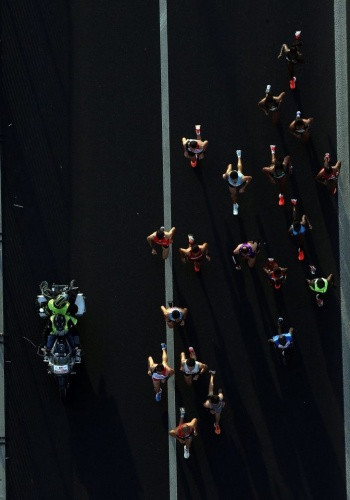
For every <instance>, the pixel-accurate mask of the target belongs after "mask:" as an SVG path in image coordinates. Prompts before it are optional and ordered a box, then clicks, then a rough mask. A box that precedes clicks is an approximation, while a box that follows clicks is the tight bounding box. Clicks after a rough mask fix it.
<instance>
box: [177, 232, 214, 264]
mask: <svg viewBox="0 0 350 500" xmlns="http://www.w3.org/2000/svg"><path fill="white" fill-rule="evenodd" d="M179 252H180V255H181V260H182V262H184V263H186V262H193V267H194V270H195V271H196V272H198V271H200V269H201V264H202V260H203V257H205V258H206V259H207V260H208V261H210V256H209V255H208V252H209V249H208V243H202V244H201V245H197V244H196V243H195V242H194V238H193V235H192V234H189V235H188V247H187V248H179Z"/></svg>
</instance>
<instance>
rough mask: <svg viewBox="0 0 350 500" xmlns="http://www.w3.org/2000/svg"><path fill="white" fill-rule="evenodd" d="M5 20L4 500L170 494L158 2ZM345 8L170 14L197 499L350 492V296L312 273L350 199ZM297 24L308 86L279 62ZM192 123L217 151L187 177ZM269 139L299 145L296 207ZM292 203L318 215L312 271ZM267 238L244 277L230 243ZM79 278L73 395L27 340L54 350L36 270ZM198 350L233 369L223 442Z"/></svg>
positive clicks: (32, 5) (227, 376) (9, 14)
mask: <svg viewBox="0 0 350 500" xmlns="http://www.w3.org/2000/svg"><path fill="white" fill-rule="evenodd" d="M3 18H4V22H3V26H4V27H3V31H4V34H3V66H4V71H3V79H4V100H3V116H4V119H3V134H4V139H5V141H4V155H3V213H4V249H5V256H4V276H5V282H4V299H5V321H6V346H7V349H6V360H7V361H8V363H7V364H6V367H7V372H6V378H7V386H6V394H7V457H8V459H7V484H8V498H9V499H11V500H12V499H13V500H17V499H22V498H26V499H40V500H41V499H43V500H46V499H48V498H50V499H51V500H63V499H78V500H80V499H82V500H85V499H94V500H95V499H97V500H99V499H116V498H121V499H124V498H125V499H126V498H128V499H129V498H130V499H136V498H140V499H148V498H154V497H157V498H159V499H162V500H163V499H166V498H168V495H169V473H168V430H169V429H168V415H167V398H166V391H165V392H164V393H163V399H162V401H161V403H156V402H155V401H154V393H153V389H152V384H151V381H150V380H149V378H148V377H147V356H148V355H152V356H153V357H154V358H155V359H156V360H158V359H159V360H160V355H161V350H160V343H161V342H163V341H164V339H165V326H164V322H163V319H162V316H161V312H160V305H161V304H163V302H164V270H163V266H164V264H163V263H162V261H161V259H160V258H159V257H154V256H152V255H151V252H150V248H149V247H148V246H147V244H146V236H147V235H148V234H149V233H151V232H152V231H154V230H155V229H157V228H158V227H159V226H160V225H162V223H163V220H162V217H163V215H162V214H163V193H162V152H161V108H160V56H159V13H158V3H157V2H144V3H142V4H137V6H135V5H132V3H128V2H107V1H102V2H99V3H96V2H79V1H75V2H71V3H70V4H69V6H68V4H65V3H62V2H56V1H53V2H50V3H49V4H48V3H47V2H44V1H41V0H39V1H37V2H26V3H24V2H19V1H17V0H15V1H14V2H11V3H6V5H3ZM332 19H333V11H332V5H331V3H329V2H327V1H326V0H321V1H320V2H318V3H317V9H316V8H315V7H314V6H313V5H312V4H311V3H307V2H302V1H299V0H296V1H295V2H292V3H290V4H288V5H287V4H283V3H279V4H275V3H274V2H272V1H269V2H265V3H263V4H259V5H258V4H257V2H250V3H249V2H240V3H233V2H229V1H219V2H216V3H212V2H208V1H207V0H203V1H202V2H197V1H195V2H185V1H183V0H179V1H178V2H176V3H169V6H168V35H169V38H168V44H169V92H170V136H171V144H170V147H171V183H172V221H173V225H174V226H176V228H177V233H176V237H175V241H174V244H173V255H174V290H175V302H176V304H177V305H180V306H186V307H188V308H189V318H188V321H187V323H186V325H185V327H184V328H182V329H180V328H179V329H177V330H175V331H174V340H175V353H176V365H175V368H176V405H177V407H179V406H182V405H184V406H185V407H186V409H187V415H188V417H190V418H192V417H197V418H198V420H199V436H198V437H197V438H196V439H195V440H194V442H193V447H192V449H191V458H190V459H189V460H188V461H185V460H184V458H183V449H182V447H181V446H180V445H178V449H177V452H178V497H179V498H181V499H199V498H200V499H209V498H210V499H216V498H217V499H219V498H220V499H223V498H237V499H243V500H245V499H247V500H249V499H263V500H264V499H283V500H285V499H329V498H336V499H338V500H341V499H343V498H345V478H344V468H345V466H344V444H343V438H344V436H343V417H342V415H343V403H342V372H341V337H340V315H339V291H338V289H335V290H331V292H330V293H329V295H328V296H327V299H326V302H325V306H324V307H323V308H322V309H319V308H318V307H317V306H316V303H315V300H314V297H313V296H312V294H311V292H309V290H308V288H307V286H306V285H305V281H304V280H305V277H309V276H310V273H309V269H308V266H309V264H310V263H311V262H312V263H314V264H315V265H316V267H317V274H320V275H323V276H326V275H328V274H329V273H330V272H332V273H334V274H335V279H336V281H338V225H337V206H336V200H335V199H331V198H330V197H329V195H328V194H327V192H326V191H325V190H324V189H322V186H319V185H317V184H316V183H315V181H314V180H313V178H314V176H315V175H316V173H317V172H318V170H319V168H320V166H321V164H322V158H323V155H324V153H325V152H326V151H328V152H330V153H331V156H332V157H333V158H334V159H336V151H335V112H334V57H333V54H334V43H333V42H334V34H333V27H332V22H331V20H332ZM296 29H300V30H302V37H303V42H304V45H303V52H304V53H305V60H306V62H305V65H303V66H302V67H300V68H298V69H297V89H296V90H295V91H294V92H293V93H292V92H291V91H290V90H288V88H287V87H288V78H287V72H286V67H285V62H284V61H283V60H282V59H281V60H278V59H277V55H278V52H279V49H280V46H281V44H282V43H283V42H287V43H290V42H291V41H292V39H293V33H294V31H295V30H296ZM325 75H326V77H325ZM266 84H271V85H272V88H273V91H275V92H276V93H279V92H281V91H282V90H286V92H287V96H286V98H285V101H284V103H283V106H282V110H281V120H280V124H279V125H278V126H274V125H273V124H272V122H271V120H270V119H269V118H266V117H265V116H264V115H263V113H261V112H260V111H259V110H258V108H257V102H258V100H259V99H261V98H262V97H263V95H264V90H265V87H266ZM297 110H300V111H301V112H302V114H303V115H304V116H312V117H314V118H315V122H314V126H313V129H312V140H311V142H310V143H309V144H308V145H307V146H303V145H301V144H299V143H297V141H296V140H295V139H294V137H292V136H291V135H290V134H289V133H288V132H287V130H286V129H287V125H288V124H289V123H290V122H291V121H292V120H293V118H294V116H295V112H296V111H297ZM196 123H200V124H201V125H202V137H203V138H204V139H208V140H209V148H208V152H207V154H206V157H205V159H204V160H203V161H202V162H201V163H200V165H199V166H198V167H197V168H196V169H191V168H190V167H189V163H188V161H187V160H185V159H184V157H183V154H182V148H181V137H183V136H186V137H189V136H191V135H193V132H194V124H196ZM270 144H276V145H277V151H279V152H281V153H283V154H290V155H291V157H292V164H293V166H294V169H293V176H292V178H291V182H290V186H289V194H288V196H287V199H286V200H287V201H286V205H285V206H284V207H279V206H278V203H277V202H278V198H277V195H278V193H277V189H276V188H275V187H274V186H272V185H270V184H269V183H268V181H267V180H266V179H265V178H264V176H263V174H262V173H261V168H262V167H263V166H267V165H268V164H269V159H270V150H269V145H270ZM236 149H241V150H242V152H243V153H242V159H243V166H244V171H245V173H246V174H247V175H252V176H253V181H252V184H251V185H250V186H249V187H248V189H247V191H246V193H245V194H244V195H242V197H241V199H240V207H239V210H240V213H239V216H238V217H234V216H233V215H232V205H231V201H230V196H229V192H228V189H227V184H226V182H224V181H223V180H222V174H223V173H224V171H225V170H226V166H227V164H228V163H230V162H232V161H235V154H234V152H235V150H236ZM290 197H296V198H298V210H300V213H306V214H307V215H308V216H309V218H310V221H311V223H312V226H313V230H312V232H311V234H309V235H308V242H307V247H306V259H305V261H304V262H303V263H300V262H298V260H297V251H296V246H295V244H294V243H293V242H292V241H291V240H290V237H289V236H288V233H287V229H288V226H289V224H290V222H291V205H290V202H289V199H290ZM190 232H192V233H193V234H194V235H195V237H196V240H197V241H199V242H202V241H207V242H208V244H209V250H210V255H211V258H212V260H211V262H210V263H205V264H204V265H203V269H202V271H201V273H200V274H195V273H194V272H193V271H192V269H191V268H190V267H189V266H184V265H183V264H182V263H181V261H180V259H179V258H178V251H177V249H178V247H180V246H186V241H187V239H186V238H187V234H188V233H190ZM257 238H259V239H261V240H263V241H264V242H265V243H266V244H265V245H264V246H263V249H262V251H261V254H260V255H259V256H258V259H257V263H256V266H255V268H254V269H252V270H249V269H248V268H243V269H242V271H240V272H238V271H236V270H235V269H234V267H233V265H232V261H231V252H232V250H233V248H234V247H235V246H236V245H237V244H238V243H240V242H242V241H244V240H245V239H257ZM271 256H273V257H275V258H276V259H277V261H278V262H279V263H280V264H281V265H284V266H286V267H288V269H289V271H288V280H287V283H286V285H285V286H284V287H283V289H282V290H281V291H280V292H279V293H275V292H274V291H273V290H272V289H271V287H270V286H269V285H268V283H267V280H266V276H265V275H264V274H263V272H262V266H263V264H264V263H265V260H266V258H267V257H271ZM71 278H76V279H77V280H78V283H79V285H80V287H81V290H82V291H84V293H85V294H86V296H87V309H88V312H87V315H86V317H85V318H84V319H83V320H82V321H80V333H81V341H82V344H83V349H84V362H83V364H82V365H81V367H79V369H78V370H77V372H78V373H77V376H76V378H75V379H74V381H73V383H72V386H71V388H70V394H69V399H68V401H67V404H66V405H62V403H61V402H60V400H59V395H58V391H57V390H56V388H55V386H54V384H53V382H52V380H50V379H49V377H48V376H47V375H46V373H45V367H44V366H43V364H42V363H41V361H40V359H39V358H38V357H37V356H36V354H35V352H36V351H35V349H34V347H33V346H32V345H31V344H30V343H29V342H28V341H26V340H25V339H23V337H27V338H28V339H30V340H31V341H32V342H34V343H35V344H38V343H39V342H40V338H41V330H42V327H43V325H42V323H41V321H40V319H39V318H37V317H36V316H35V310H34V305H33V304H34V298H35V295H36V293H37V291H38V288H37V287H38V284H39V283H40V281H42V280H43V279H46V280H48V281H56V282H68V281H69V280H70V279H71ZM278 316H283V317H284V318H285V324H286V325H288V326H293V327H294V328H295V331H296V334H295V338H296V342H295V352H294V356H293V363H292V365H291V366H290V367H288V368H285V367H281V366H279V364H278V362H277V359H276V358H275V353H274V352H273V350H271V349H270V346H269V345H268V343H267V339H268V338H269V337H271V336H272V335H273V334H275V333H276V319H277V317H278ZM189 345H192V346H194V347H195V349H196V352H197V355H198V358H199V360H200V361H203V362H204V363H206V364H208V365H209V367H210V368H211V369H216V370H217V385H216V387H217V388H218V387H222V388H223V392H224V395H225V400H226V408H225V410H224V412H223V415H222V420H221V424H222V433H221V435H220V436H216V435H215V434H214V432H213V418H212V416H211V415H210V414H209V413H206V411H205V410H204V408H203V407H202V403H203V402H204V400H205V399H206V395H207V391H208V387H207V386H208V381H209V377H208V376H207V375H205V376H203V377H202V379H201V380H200V381H199V382H198V383H197V384H196V386H195V387H193V390H191V389H189V388H187V387H186V386H185V383H184V381H183V379H182V377H181V373H179V371H178V368H179V365H180V352H181V351H182V350H184V349H186V348H187V347H188V346H189Z"/></svg>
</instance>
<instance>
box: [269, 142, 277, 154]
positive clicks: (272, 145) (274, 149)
mask: <svg viewBox="0 0 350 500" xmlns="http://www.w3.org/2000/svg"><path fill="white" fill-rule="evenodd" d="M270 151H271V153H272V154H275V152H276V146H275V144H270Z"/></svg>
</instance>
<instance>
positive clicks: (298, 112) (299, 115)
mask: <svg viewBox="0 0 350 500" xmlns="http://www.w3.org/2000/svg"><path fill="white" fill-rule="evenodd" d="M300 117H301V111H297V114H296V116H295V118H296V119H297V118H300Z"/></svg>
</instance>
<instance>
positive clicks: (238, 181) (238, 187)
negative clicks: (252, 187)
mask: <svg viewBox="0 0 350 500" xmlns="http://www.w3.org/2000/svg"><path fill="white" fill-rule="evenodd" d="M236 155H237V158H238V161H237V170H233V166H232V163H230V164H229V165H228V167H227V170H226V172H225V173H224V174H222V178H223V179H227V181H228V189H229V191H230V193H231V198H232V202H233V215H238V203H237V196H238V193H244V191H245V188H246V187H247V186H248V184H249V183H250V182H251V181H252V177H251V176H250V175H244V174H243V172H242V168H243V166H242V151H241V150H240V149H237V151H236Z"/></svg>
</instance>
